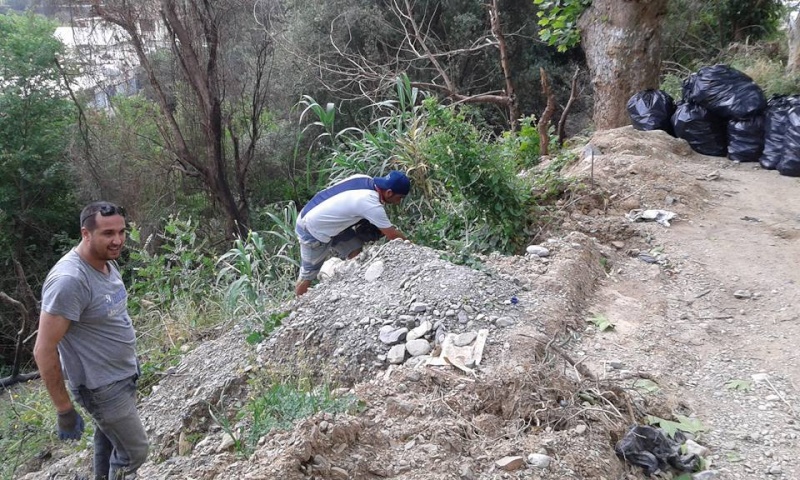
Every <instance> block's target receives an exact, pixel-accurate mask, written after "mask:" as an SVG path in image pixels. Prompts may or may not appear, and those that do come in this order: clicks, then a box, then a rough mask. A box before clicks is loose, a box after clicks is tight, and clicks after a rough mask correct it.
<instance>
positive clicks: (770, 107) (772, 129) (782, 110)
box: [759, 95, 800, 170]
mask: <svg viewBox="0 0 800 480" xmlns="http://www.w3.org/2000/svg"><path fill="white" fill-rule="evenodd" d="M795 105H800V95H789V96H787V95H773V96H772V97H770V99H769V101H767V111H766V112H765V114H764V152H763V153H762V154H761V158H760V159H759V163H761V166H762V167H763V168H766V169H767V170H775V168H777V166H778V163H780V161H781V158H783V148H784V139H785V137H786V121H787V118H788V116H789V109H790V108H792V107H793V106H795Z"/></svg>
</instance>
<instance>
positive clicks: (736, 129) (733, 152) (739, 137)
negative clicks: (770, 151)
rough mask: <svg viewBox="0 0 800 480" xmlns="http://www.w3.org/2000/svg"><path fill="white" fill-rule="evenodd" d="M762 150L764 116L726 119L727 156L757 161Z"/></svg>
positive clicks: (733, 158)
mask: <svg viewBox="0 0 800 480" xmlns="http://www.w3.org/2000/svg"><path fill="white" fill-rule="evenodd" d="M763 151H764V116H763V115H756V116H753V117H750V118H743V119H736V118H734V119H731V120H728V158H730V159H731V160H733V161H736V162H757V161H759V159H760V158H761V152H763Z"/></svg>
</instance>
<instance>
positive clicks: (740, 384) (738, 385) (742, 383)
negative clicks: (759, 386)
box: [725, 380, 753, 392]
mask: <svg viewBox="0 0 800 480" xmlns="http://www.w3.org/2000/svg"><path fill="white" fill-rule="evenodd" d="M752 386H753V383H752V382H749V381H747V380H731V381H729V382H728V383H726V384H725V388H727V389H728V390H737V391H740V392H749V391H750V389H751V388H752Z"/></svg>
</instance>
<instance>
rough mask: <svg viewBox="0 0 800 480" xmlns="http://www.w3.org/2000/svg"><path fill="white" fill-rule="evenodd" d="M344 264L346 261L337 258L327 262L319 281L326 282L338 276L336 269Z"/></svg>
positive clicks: (320, 271)
mask: <svg viewBox="0 0 800 480" xmlns="http://www.w3.org/2000/svg"><path fill="white" fill-rule="evenodd" d="M342 263H344V260H342V259H341V258H336V257H332V258H329V259H327V260H325V263H323V264H322V268H321V269H320V270H319V280H320V281H325V280H328V279H330V278H331V277H333V275H334V274H336V269H337V268H338V267H339V265H341V264H342Z"/></svg>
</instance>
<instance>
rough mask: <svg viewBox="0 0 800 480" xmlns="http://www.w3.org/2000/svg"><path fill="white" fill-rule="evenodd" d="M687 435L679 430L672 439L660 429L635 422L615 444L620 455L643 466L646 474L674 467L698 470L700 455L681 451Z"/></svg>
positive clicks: (631, 462)
mask: <svg viewBox="0 0 800 480" xmlns="http://www.w3.org/2000/svg"><path fill="white" fill-rule="evenodd" d="M684 442H686V438H685V437H684V435H683V434H682V433H681V432H680V431H678V432H675V439H671V438H669V437H668V436H667V434H665V433H664V431H663V430H661V429H660V428H655V427H651V426H647V425H635V426H633V427H632V428H631V429H630V430H628V433H626V434H625V436H624V437H622V439H621V440H620V441H618V442H617V444H616V445H614V452H615V453H616V454H617V456H618V457H619V458H620V459H621V460H623V461H625V462H628V463H630V464H632V465H635V466H637V467H642V468H643V469H644V472H645V474H647V475H652V474H654V473H656V472H658V471H663V472H667V471H669V469H670V468H673V469H675V470H677V471H679V472H694V471H697V470H698V469H699V467H700V457H698V456H697V455H694V454H681V445H682V444H683V443H684Z"/></svg>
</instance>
